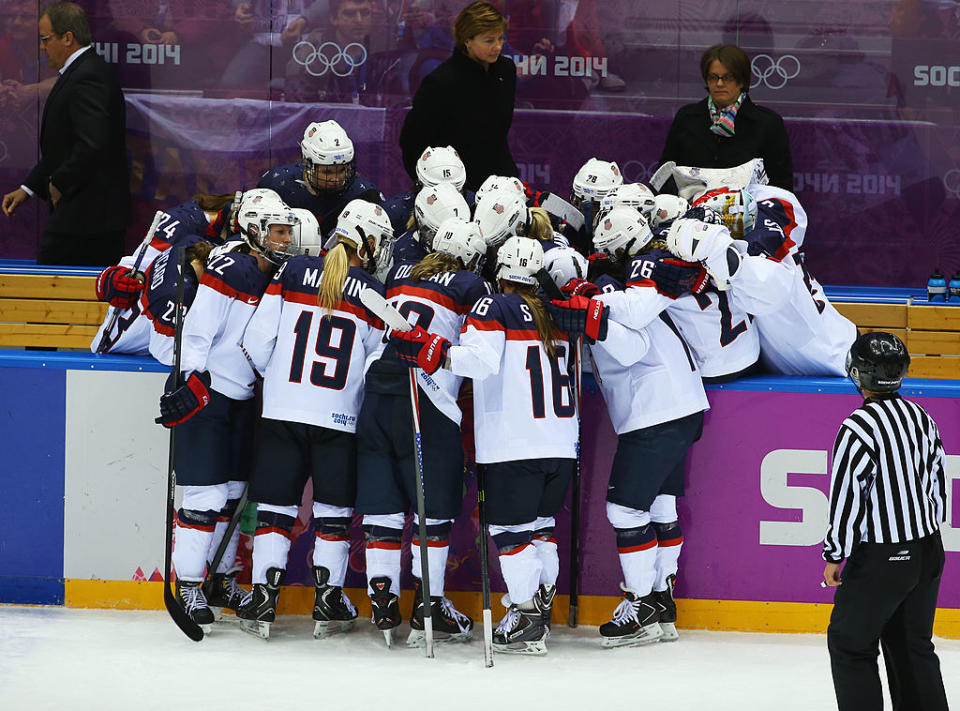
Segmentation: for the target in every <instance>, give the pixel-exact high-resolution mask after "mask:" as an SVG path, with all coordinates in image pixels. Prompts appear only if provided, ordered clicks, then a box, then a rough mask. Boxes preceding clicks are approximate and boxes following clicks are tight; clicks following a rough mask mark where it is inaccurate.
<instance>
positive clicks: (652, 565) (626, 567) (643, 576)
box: [619, 538, 657, 597]
mask: <svg viewBox="0 0 960 711" xmlns="http://www.w3.org/2000/svg"><path fill="white" fill-rule="evenodd" d="M619 550H620V568H621V570H623V582H624V584H625V585H626V586H627V587H628V588H630V589H631V590H633V591H634V592H636V593H637V594H638V595H639V596H640V597H643V596H644V595H649V594H650V591H651V590H652V589H653V583H654V578H655V577H656V572H657V539H656V538H654V539H653V540H652V541H650V542H649V543H648V544H646V547H637V549H636V550H631V551H629V552H624V549H623V548H619Z"/></svg>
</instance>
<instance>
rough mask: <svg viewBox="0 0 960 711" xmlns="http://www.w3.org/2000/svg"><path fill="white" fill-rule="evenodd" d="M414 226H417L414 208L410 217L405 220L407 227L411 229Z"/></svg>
mask: <svg viewBox="0 0 960 711" xmlns="http://www.w3.org/2000/svg"><path fill="white" fill-rule="evenodd" d="M416 226H417V216H416V210H414V211H412V212H411V213H410V218H409V219H408V220H407V229H408V230H412V229H413V228H414V227H416Z"/></svg>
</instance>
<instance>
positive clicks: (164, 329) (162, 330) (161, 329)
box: [147, 314, 176, 336]
mask: <svg viewBox="0 0 960 711" xmlns="http://www.w3.org/2000/svg"><path fill="white" fill-rule="evenodd" d="M147 316H148V317H149V318H150V322H151V323H152V324H153V330H154V331H156V332H157V333H159V334H160V335H161V336H174V335H176V332H175V331H174V329H173V326H168V325H167V324H165V323H164V322H163V321H161V320H160V319H158V318H154V317H153V316H150V314H147Z"/></svg>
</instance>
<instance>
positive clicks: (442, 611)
mask: <svg viewBox="0 0 960 711" xmlns="http://www.w3.org/2000/svg"><path fill="white" fill-rule="evenodd" d="M414 585H415V587H414V594H413V614H411V615H410V635H409V636H408V637H407V646H408V647H420V646H423V645H424V644H425V641H424V639H425V634H424V630H423V588H422V586H421V583H420V580H419V579H417V578H414ZM430 600H431V607H430V617H431V618H432V619H433V641H434V642H438V643H440V642H467V641H469V640H470V630H472V629H473V620H472V619H470V618H469V617H467V616H466V615H464V614H463V613H462V612H460V611H459V610H457V608H455V607H454V606H453V603H452V602H450V600H448V599H447V598H445V597H437V596H433V595H431V596H430Z"/></svg>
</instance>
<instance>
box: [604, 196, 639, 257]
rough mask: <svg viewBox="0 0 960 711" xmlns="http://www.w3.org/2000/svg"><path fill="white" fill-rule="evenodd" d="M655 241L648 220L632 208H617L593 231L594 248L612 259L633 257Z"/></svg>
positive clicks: (605, 216)
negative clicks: (652, 240) (624, 256)
mask: <svg viewBox="0 0 960 711" xmlns="http://www.w3.org/2000/svg"><path fill="white" fill-rule="evenodd" d="M651 239H653V233H652V232H651V231H650V225H649V224H647V218H645V217H644V216H643V215H641V214H640V212H639V211H638V210H635V209H633V208H632V207H615V208H613V209H612V210H611V211H610V212H608V213H607V214H606V215H604V216H603V217H602V218H601V219H600V222H599V224H597V227H596V229H595V230H594V231H593V246H594V248H595V249H596V250H597V251H598V252H600V253H601V254H607V255H610V256H611V257H620V256H623V255H626V256H632V255H634V254H637V253H638V252H639V251H640V250H641V249H643V248H644V247H646V246H647V244H648V243H649V242H650V240H651Z"/></svg>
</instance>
